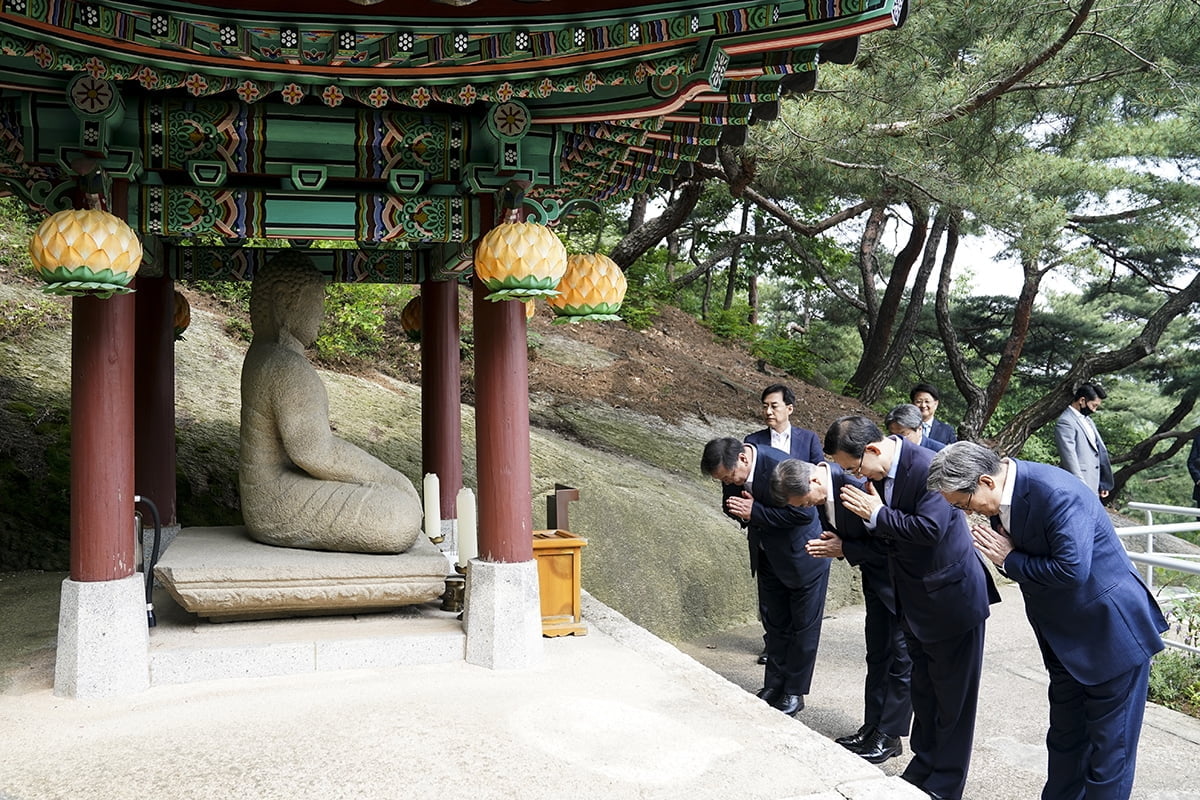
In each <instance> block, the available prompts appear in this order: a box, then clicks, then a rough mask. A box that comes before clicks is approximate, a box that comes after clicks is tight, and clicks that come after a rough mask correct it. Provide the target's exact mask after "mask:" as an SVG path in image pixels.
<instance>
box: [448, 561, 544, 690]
mask: <svg viewBox="0 0 1200 800" xmlns="http://www.w3.org/2000/svg"><path fill="white" fill-rule="evenodd" d="M467 570H468V572H467V597H466V606H465V608H464V611H463V624H464V626H465V627H466V631H467V663H468V664H475V665H476V666H480V667H488V668H489V669H531V668H533V667H537V666H539V665H540V664H541V663H542V612H541V607H540V605H539V600H538V572H537V562H536V561H520V562H516V563H503V562H493V561H481V560H480V559H478V558H476V559H473V560H472V561H471V564H470V566H469V567H468V568H467Z"/></svg>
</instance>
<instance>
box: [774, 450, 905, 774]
mask: <svg viewBox="0 0 1200 800" xmlns="http://www.w3.org/2000/svg"><path fill="white" fill-rule="evenodd" d="M847 485H850V486H856V487H858V488H860V489H861V488H863V483H862V481H858V480H855V479H854V478H852V477H850V476H849V475H847V474H846V472H845V471H844V470H843V469H842V468H841V467H839V466H838V465H837V464H831V463H828V462H824V461H822V462H819V463H815V464H810V463H808V462H807V461H800V460H797V459H788V460H787V461H784V462H783V463H782V464H780V465H779V466H778V467H777V468H776V470H775V476H774V478H772V480H771V489H772V492H773V493H774V495H775V498H776V500H780V501H784V502H787V503H788V504H790V505H794V506H803V507H812V508H815V509H816V510H817V515H818V516H819V517H820V519H821V538H820V539H813V540H811V541H809V543H808V544H807V545H806V547H807V549H808V554H809V555H810V556H814V557H816V558H845V559H846V560H847V561H849V562H850V563H851V564H852V565H854V566H857V567H858V568H859V569H860V570H861V572H862V590H863V601H864V602H865V603H866V607H867V615H866V623H865V625H864V630H863V633H864V636H865V638H866V644H867V679H866V683H865V685H864V686H863V724H862V726H861V727H859V729H858V730H857V731H856V732H854V733H852V734H849V735H847V736H841V737H838V738H837V739H835V740H834V741H836V742H837V743H838V744H840V745H842V746H843V747H845V748H847V749H849V750H850V751H851V752H853V753H857V754H858V755H860V756H862V757H863V758H864V759H866V760H867V761H869V762H871V763H872V764H882V763H883V762H884V761H887V760H888V759H889V758H892V757H894V756H898V755H900V754H901V753H903V752H904V748H903V746H902V745H901V743H900V737H901V736H907V735H908V731H909V726H910V725H911V723H912V702H911V700H910V697H909V673H910V671H911V668H912V663H911V662H910V661H909V658H908V648H907V647H906V646H905V644H904V631H903V630H902V628H901V627H900V618H899V617H898V616H896V598H895V594H894V593H893V592H892V581H891V577H890V576H889V575H888V563H887V549H886V545H885V544H884V543H883V542H882V541H881V540H879V539H875V538H872V537H869V536H867V532H866V529H865V528H864V527H863V521H862V519H861V518H859V517H858V516H856V515H854V514H851V513H850V511H849V510H847V509H846V507H845V506H843V505H842V504H841V502H840V501H839V500H838V495H839V493H840V492H841V490H842V487H843V486H847Z"/></svg>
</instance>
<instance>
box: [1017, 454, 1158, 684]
mask: <svg viewBox="0 0 1200 800" xmlns="http://www.w3.org/2000/svg"><path fill="white" fill-rule="evenodd" d="M1016 466H1017V475H1016V485H1015V487H1014V490H1013V499H1012V508H1011V509H1010V521H1011V523H1012V525H1011V530H1010V531H1009V532H1008V535H1009V537H1010V538H1011V539H1012V542H1013V547H1014V548H1015V549H1014V550H1013V552H1011V553H1009V554H1008V557H1007V558H1006V559H1005V560H1004V571H1005V572H1007V573H1008V576H1009V577H1010V578H1012V579H1013V580H1015V581H1016V582H1017V583H1018V584H1019V585H1020V586H1021V592H1022V594H1024V596H1025V614H1026V616H1028V617H1029V622H1030V624H1031V625H1032V626H1033V630H1034V632H1035V633H1036V634H1037V635H1038V640H1039V642H1040V643H1041V644H1042V646H1043V647H1048V648H1049V649H1050V650H1051V651H1052V652H1053V653H1054V655H1055V656H1057V657H1058V660H1059V661H1061V662H1062V665H1063V666H1064V667H1065V668H1066V670H1067V671H1068V672H1069V673H1071V676H1072V677H1073V678H1075V680H1077V681H1079V682H1080V683H1083V684H1086V685H1095V684H1098V683H1103V682H1104V681H1108V680H1111V679H1113V678H1115V677H1117V676H1118V675H1121V674H1122V673H1125V672H1128V671H1129V670H1131V669H1133V668H1134V667H1136V666H1138V665H1141V664H1144V663H1145V662H1146V661H1147V660H1149V658H1150V656H1152V655H1154V654H1155V653H1157V652H1158V651H1159V650H1162V649H1163V643H1162V639H1161V638H1160V637H1159V634H1160V633H1162V632H1163V631H1165V630H1166V629H1167V623H1166V620H1164V619H1163V615H1162V612H1161V611H1160V610H1159V608H1158V604H1157V603H1155V602H1154V598H1153V597H1152V596H1151V595H1150V592H1149V590H1148V589H1147V588H1146V586H1145V584H1143V583H1142V580H1141V578H1139V577H1138V574H1137V573H1136V572H1135V571H1134V569H1133V566H1132V564H1131V563H1130V561H1129V557H1128V556H1127V555H1126V554H1125V548H1124V547H1123V546H1122V545H1121V542H1120V540H1119V539H1118V538H1117V534H1116V531H1115V530H1114V529H1113V524H1112V520H1110V519H1109V517H1108V513H1107V512H1106V511H1105V510H1104V507H1103V506H1101V505H1100V501H1099V500H1098V499H1097V497H1096V495H1095V494H1094V493H1092V492H1090V491H1089V490H1088V489H1087V488H1086V487H1085V486H1083V485H1082V484H1081V483H1080V482H1079V481H1078V480H1076V479H1074V478H1072V477H1071V476H1070V475H1068V474H1067V473H1065V472H1063V471H1062V470H1060V469H1058V468H1057V467H1054V466H1051V465H1049V464H1038V463H1035V462H1032V461H1017V462H1016Z"/></svg>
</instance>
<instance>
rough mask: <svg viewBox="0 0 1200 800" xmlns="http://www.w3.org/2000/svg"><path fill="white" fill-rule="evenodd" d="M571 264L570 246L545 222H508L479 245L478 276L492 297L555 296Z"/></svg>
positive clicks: (511, 298) (489, 234)
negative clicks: (565, 244)
mask: <svg viewBox="0 0 1200 800" xmlns="http://www.w3.org/2000/svg"><path fill="white" fill-rule="evenodd" d="M566 268H567V249H566V248H565V247H563V243H562V242H560V241H559V240H558V237H557V236H555V235H554V234H553V233H552V232H551V231H550V229H549V228H547V227H546V226H545V225H538V224H537V223H535V222H504V223H501V224H500V225H497V226H496V227H494V228H492V229H491V230H490V231H488V232H487V233H486V234H484V236H483V238H482V239H480V240H479V244H478V245H477V246H476V248H475V277H477V278H479V280H481V281H483V285H484V286H486V287H487V288H488V289H490V290H491V293H490V294H489V295H488V299H489V300H527V299H529V298H531V297H551V296H553V295H555V294H557V291H556V290H555V288H554V287H555V286H557V285H558V282H559V280H560V279H561V278H562V276H563V272H564V271H566Z"/></svg>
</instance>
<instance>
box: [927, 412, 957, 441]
mask: <svg viewBox="0 0 1200 800" xmlns="http://www.w3.org/2000/svg"><path fill="white" fill-rule="evenodd" d="M929 438H930V439H935V440H937V441H939V442H941V443H942V444H954V443H955V442H957V441H958V437H957V436H955V435H954V428H952V427H950V423H948V422H942V421H941V420H940V419H938V418H937V417H934V419H933V422H932V423H930V426H929Z"/></svg>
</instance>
